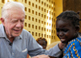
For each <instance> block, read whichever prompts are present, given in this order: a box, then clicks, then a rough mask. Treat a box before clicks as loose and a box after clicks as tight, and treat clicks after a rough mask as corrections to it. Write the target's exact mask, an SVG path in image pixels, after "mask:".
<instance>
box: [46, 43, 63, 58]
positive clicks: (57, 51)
mask: <svg viewBox="0 0 81 58" xmlns="http://www.w3.org/2000/svg"><path fill="white" fill-rule="evenodd" d="M46 54H47V55H49V56H54V57H59V56H60V55H61V54H62V51H61V50H60V49H59V47H58V44H57V45H55V46H54V47H53V48H51V49H49V50H47V52H46Z"/></svg>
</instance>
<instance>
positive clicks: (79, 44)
mask: <svg viewBox="0 0 81 58" xmlns="http://www.w3.org/2000/svg"><path fill="white" fill-rule="evenodd" d="M63 51H64V54H63V58H81V38H75V39H73V40H71V41H70V42H68V44H67V46H66V47H65V48H64V50H63Z"/></svg>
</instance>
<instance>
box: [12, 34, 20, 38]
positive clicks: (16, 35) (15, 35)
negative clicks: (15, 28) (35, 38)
mask: <svg viewBox="0 0 81 58" xmlns="http://www.w3.org/2000/svg"><path fill="white" fill-rule="evenodd" d="M19 35H20V34H14V35H12V36H13V37H18V36H19Z"/></svg>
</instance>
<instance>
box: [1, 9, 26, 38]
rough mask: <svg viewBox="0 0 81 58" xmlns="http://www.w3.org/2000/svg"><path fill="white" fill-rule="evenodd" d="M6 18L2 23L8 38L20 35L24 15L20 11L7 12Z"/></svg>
mask: <svg viewBox="0 0 81 58" xmlns="http://www.w3.org/2000/svg"><path fill="white" fill-rule="evenodd" d="M8 14H9V16H8V18H5V20H4V21H3V22H2V23H3V25H4V27H5V32H6V34H7V36H8V37H17V36H19V35H20V34H21V32H22V29H23V26H24V18H25V13H24V11H22V9H13V10H11V9H10V10H8Z"/></svg>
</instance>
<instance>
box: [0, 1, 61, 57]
mask: <svg viewBox="0 0 81 58" xmlns="http://www.w3.org/2000/svg"><path fill="white" fill-rule="evenodd" d="M24 18H25V11H24V6H23V4H21V3H19V2H8V3H6V4H5V5H4V6H3V8H2V17H1V18H0V20H1V22H2V24H1V25H0V58H26V57H27V54H29V55H30V56H36V55H38V56H37V57H42V58H49V57H48V56H47V55H49V56H55V57H58V56H59V55H60V54H59V53H60V52H61V51H60V49H62V47H60V46H61V44H59V47H58V45H56V46H55V47H53V48H52V49H50V50H49V51H46V50H44V49H42V47H41V46H40V45H39V44H38V43H37V42H36V41H35V39H34V38H33V37H32V35H31V34H30V33H29V32H28V31H26V30H24V29H23V26H24ZM55 48H56V49H55ZM59 48H60V49H59ZM42 54H43V55H42Z"/></svg>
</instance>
